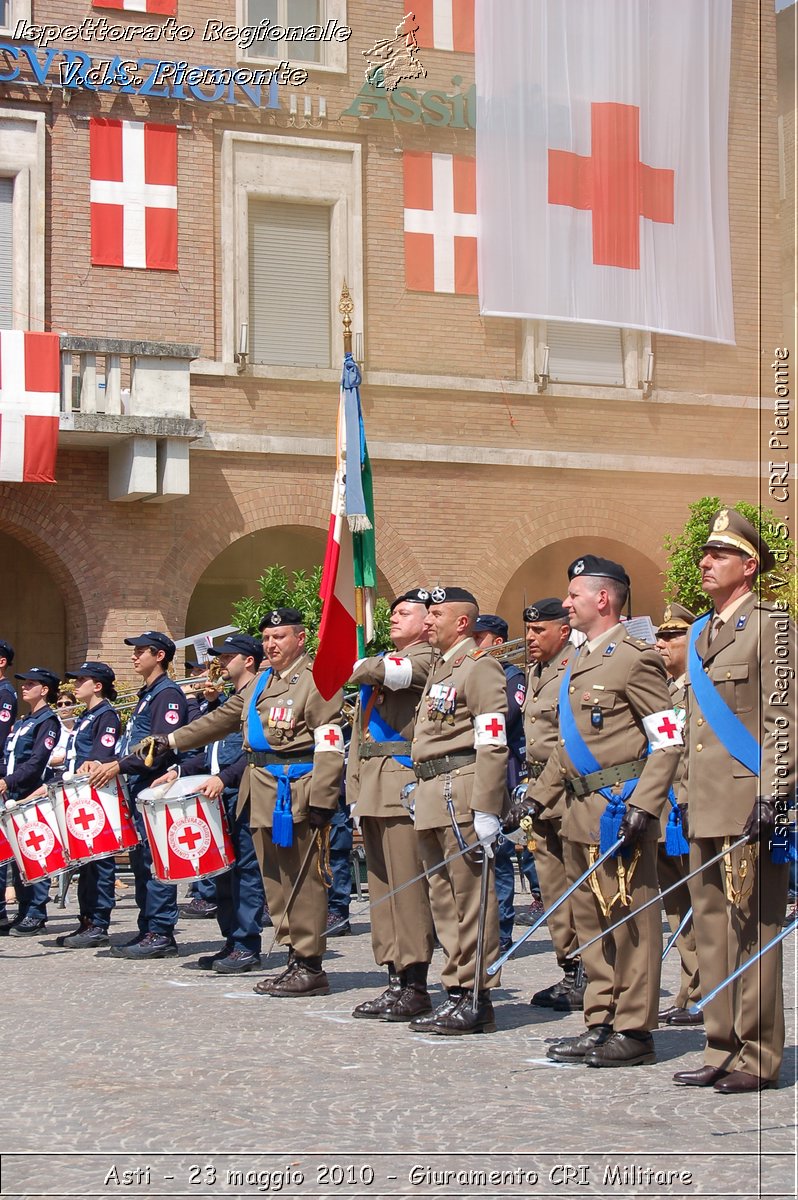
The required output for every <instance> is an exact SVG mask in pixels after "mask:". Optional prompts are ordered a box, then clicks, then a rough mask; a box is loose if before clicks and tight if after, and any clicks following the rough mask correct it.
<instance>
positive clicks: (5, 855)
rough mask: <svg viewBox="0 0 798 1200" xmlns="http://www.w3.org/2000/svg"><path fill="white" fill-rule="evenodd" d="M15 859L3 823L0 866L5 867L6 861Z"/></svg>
mask: <svg viewBox="0 0 798 1200" xmlns="http://www.w3.org/2000/svg"><path fill="white" fill-rule="evenodd" d="M13 861H14V851H13V850H12V849H11V843H10V842H9V840H8V838H7V837H6V835H5V834H4V833H3V829H2V825H0V867H4V866H5V864H6V863H10V862H13Z"/></svg>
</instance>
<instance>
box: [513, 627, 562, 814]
mask: <svg viewBox="0 0 798 1200" xmlns="http://www.w3.org/2000/svg"><path fill="white" fill-rule="evenodd" d="M573 654H574V647H573V646H572V645H571V643H570V642H566V644H565V645H564V646H563V647H562V648H561V649H560V650H558V651H557V654H556V655H555V656H554V658H553V659H552V660H551V662H548V663H545V664H543V665H542V667H541V672H540V675H538V673H537V669H538V665H540V664H537V663H536V664H535V665H534V666H530V668H529V675H528V678H527V685H526V699H525V701H524V737H525V739H526V759H527V762H528V763H530V764H532V763H547V762H548V761H549V758H550V756H551V753H552V751H553V750H554V747H555V746H556V745H557V741H558V738H559V722H558V717H557V703H558V700H559V695H560V684H561V683H562V677H563V674H564V673H565V668H566V667H567V666H568V663H569V662H570V660H571V658H572V656H573ZM534 782H535V781H534V780H533V779H531V778H530V786H534ZM565 807H566V805H565V791H562V792H561V794H560V799H559V800H558V801H557V802H556V803H555V804H553V805H552V806H551V807H550V808H547V809H546V810H545V812H544V814H543V816H544V817H546V818H552V817H564V816H565Z"/></svg>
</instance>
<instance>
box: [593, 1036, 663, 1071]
mask: <svg viewBox="0 0 798 1200" xmlns="http://www.w3.org/2000/svg"><path fill="white" fill-rule="evenodd" d="M656 1061H657V1055H656V1053H655V1051H654V1039H653V1038H652V1036H651V1034H650V1033H646V1032H643V1031H641V1032H640V1033H636V1032H635V1033H619V1032H618V1031H617V1030H616V1032H615V1033H613V1035H612V1037H611V1038H608V1039H607V1041H606V1042H602V1044H601V1045H600V1046H596V1047H595V1048H594V1049H593V1050H591V1051H590V1053H589V1054H587V1055H585V1066H586V1067H639V1066H643V1065H645V1064H647V1063H653V1062H656Z"/></svg>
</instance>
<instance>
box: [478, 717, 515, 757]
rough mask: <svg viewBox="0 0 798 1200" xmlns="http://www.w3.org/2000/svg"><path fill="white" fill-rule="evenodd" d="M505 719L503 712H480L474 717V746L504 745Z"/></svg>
mask: <svg viewBox="0 0 798 1200" xmlns="http://www.w3.org/2000/svg"><path fill="white" fill-rule="evenodd" d="M506 745H507V720H506V718H505V716H504V713H480V714H479V715H478V716H476V717H474V746H475V748H476V749H479V747H480V746H506Z"/></svg>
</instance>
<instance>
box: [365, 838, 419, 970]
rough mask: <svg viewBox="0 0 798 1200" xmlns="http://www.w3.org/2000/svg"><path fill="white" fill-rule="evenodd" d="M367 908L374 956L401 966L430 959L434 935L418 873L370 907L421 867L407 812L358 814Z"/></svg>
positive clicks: (399, 967) (376, 960)
mask: <svg viewBox="0 0 798 1200" xmlns="http://www.w3.org/2000/svg"><path fill="white" fill-rule="evenodd" d="M360 825H361V830H362V833H363V846H364V848H365V851H366V869H367V871H368V881H369V901H370V902H371V904H372V909H371V945H372V947H373V950H374V959H375V962H377V963H379V964H380V965H381V966H384V965H385V964H386V963H393V965H394V967H395V968H396V970H397V971H404V970H405V969H406V968H407V967H409V966H410V964H411V963H428V962H430V961H431V959H432V951H433V948H434V944H435V935H434V931H433V928H432V913H431V911H430V904H429V886H428V884H427V881H426V879H419V880H418V882H417V883H414V884H413V885H412V887H406V888H404V889H403V890H402V891H401V892H398V893H397V894H396V895H395V896H391V898H390V900H386V901H384V902H383V903H381V904H377V905H376V907H373V906H374V904H375V901H377V900H381V899H382V897H383V896H386V895H387V894H388V892H391V891H393V889H394V888H397V887H400V886H401V884H403V883H406V882H407V880H408V879H412V878H413V876H414V875H418V874H420V872H421V871H422V870H423V868H422V865H421V858H420V856H419V852H418V838H417V837H416V831H415V829H414V828H413V822H412V820H411V819H410V817H363V819H362V821H361V823H360Z"/></svg>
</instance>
